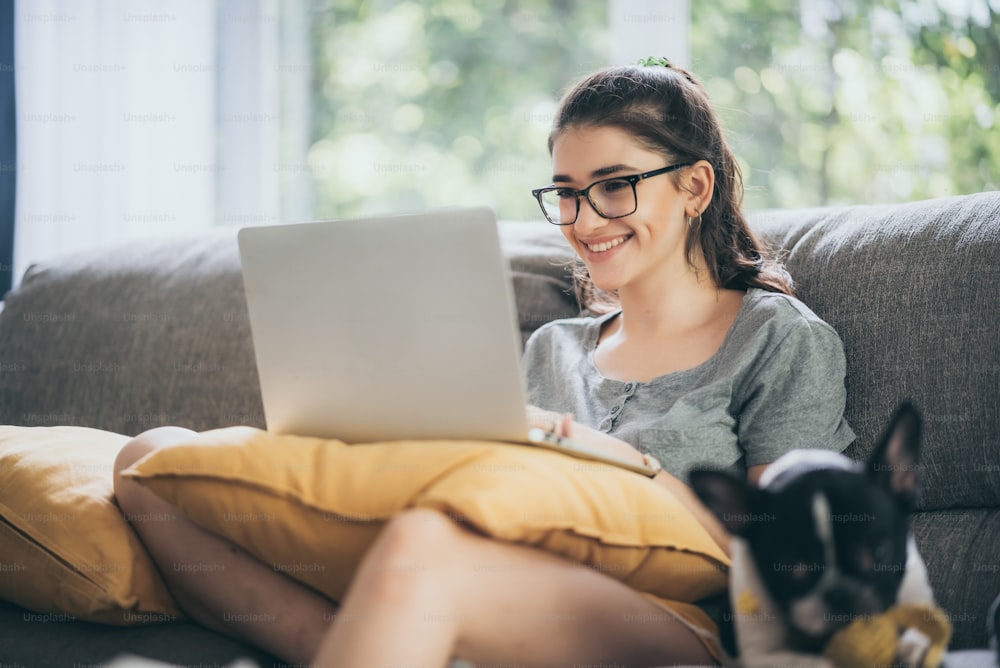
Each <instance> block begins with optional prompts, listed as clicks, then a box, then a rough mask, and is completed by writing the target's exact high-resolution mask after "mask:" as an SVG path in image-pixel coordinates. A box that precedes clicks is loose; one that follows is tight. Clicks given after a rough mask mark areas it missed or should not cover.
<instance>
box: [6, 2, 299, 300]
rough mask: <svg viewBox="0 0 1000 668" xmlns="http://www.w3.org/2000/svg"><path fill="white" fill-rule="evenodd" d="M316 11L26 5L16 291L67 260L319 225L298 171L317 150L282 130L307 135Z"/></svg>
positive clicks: (21, 17) (18, 44) (20, 26)
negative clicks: (87, 252)
mask: <svg viewBox="0 0 1000 668" xmlns="http://www.w3.org/2000/svg"><path fill="white" fill-rule="evenodd" d="M304 2H305V0H296V1H295V2H285V3H279V2H278V1H277V0H218V1H213V0H170V1H163V0H19V1H18V2H17V5H16V7H15V11H16V19H15V49H16V53H15V62H16V63H17V68H18V70H17V79H16V94H17V107H18V136H17V142H18V156H19V171H18V182H17V211H16V222H15V244H14V272H15V279H14V280H15V283H16V282H17V281H18V279H19V277H20V276H21V275H22V274H23V272H24V270H25V269H26V268H27V267H28V266H29V265H30V264H32V263H35V262H41V261H45V260H49V259H51V258H53V257H56V256H58V255H60V254H63V253H68V252H73V251H78V250H84V249H90V248H95V247H102V246H107V245H110V244H113V243H119V242H122V241H128V240H134V239H144V238H156V237H163V236H169V235H179V234H180V235H183V234H192V233H197V232H199V231H202V230H205V229H207V228H210V227H213V226H219V225H228V226H234V227H242V226H245V225H249V224H267V223H272V224H273V223H277V222H279V221H283V220H284V219H285V217H286V215H293V216H299V217H307V216H308V211H309V210H310V208H311V205H310V203H309V201H308V192H307V191H306V192H304V191H303V190H302V187H303V186H302V184H303V183H307V182H306V180H305V179H303V178H302V174H301V171H299V172H295V170H294V169H292V168H290V167H289V165H295V164H300V163H304V162H305V157H304V155H305V150H306V148H307V142H308V135H307V134H303V133H302V132H299V134H295V133H292V134H291V137H292V139H293V141H291V142H287V141H286V142H285V145H284V148H283V144H282V140H281V139H282V133H281V131H280V129H281V126H282V123H283V122H291V123H294V124H295V125H296V127H303V126H304V127H305V128H307V127H308V100H307V97H308V95H305V96H303V95H301V94H299V95H298V96H297V97H296V96H294V95H291V94H290V93H289V92H288V91H290V90H291V89H295V90H300V88H301V87H303V86H305V90H306V91H308V88H307V86H308V78H309V74H308V48H307V47H303V46H302V44H303V43H307V42H308V39H307V38H308V30H307V27H306V26H307V22H306V21H305V19H304V18H303V17H304V15H305V9H304ZM288 16H291V17H292V18H291V19H288V18H287V17H288ZM283 30H284V33H283ZM296 30H297V31H299V33H298V34H297V35H290V34H289V32H290V31H291V32H294V31H296ZM290 37H291V39H289V38H290ZM283 90H284V91H285V93H284V94H285V95H286V96H287V97H288V98H289V99H290V100H291V101H292V102H291V104H284V103H283V102H282V100H283ZM300 93H301V91H300ZM304 98H305V99H304ZM303 118H304V119H305V120H304V121H303ZM299 156H301V157H299ZM282 181H292V182H294V184H296V187H298V190H294V189H291V188H289V191H290V192H293V193H295V198H294V201H291V202H290V203H289V204H288V205H287V206H286V208H285V209H284V210H283V209H282V202H281V200H282V197H281V188H282ZM305 187H306V188H307V187H308V186H307V185H306V186H305Z"/></svg>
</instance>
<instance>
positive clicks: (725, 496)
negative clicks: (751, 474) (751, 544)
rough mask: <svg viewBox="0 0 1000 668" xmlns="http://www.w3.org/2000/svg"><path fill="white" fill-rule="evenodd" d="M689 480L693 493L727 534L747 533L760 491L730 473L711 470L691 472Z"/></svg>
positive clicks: (694, 470) (744, 534)
mask: <svg viewBox="0 0 1000 668" xmlns="http://www.w3.org/2000/svg"><path fill="white" fill-rule="evenodd" d="M688 479H689V480H690V481H691V488H692V489H693V490H694V493H695V494H697V495H698V498H699V499H701V502H702V503H703V504H705V506H706V507H707V508H708V509H709V510H711V511H712V514H714V515H715V516H716V517H717V518H719V521H721V522H722V524H723V526H725V527H726V530H727V531H729V533H731V534H733V535H736V536H746V535H747V534H748V533H749V531H750V527H751V524H752V521H751V520H752V518H753V515H754V509H755V508H756V507H757V505H758V504H757V499H758V497H759V496H760V494H761V491H760V490H758V489H757V488H756V487H753V486H752V485H750V484H749V483H748V482H747V481H746V480H743V479H741V478H738V477H736V476H735V475H733V474H731V473H727V472H725V471H717V470H713V469H692V470H691V471H690V472H689V473H688Z"/></svg>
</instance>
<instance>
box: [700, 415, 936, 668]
mask: <svg viewBox="0 0 1000 668" xmlns="http://www.w3.org/2000/svg"><path fill="white" fill-rule="evenodd" d="M920 431H921V420H920V415H919V413H918V412H917V410H916V409H915V408H914V407H913V406H911V405H910V404H903V405H902V406H900V408H899V409H897V411H896V413H895V415H894V416H893V418H892V420H891V423H890V424H889V427H888V429H887V430H886V432H885V434H884V436H883V437H882V441H881V442H880V443H879V444H878V446H877V447H876V448H875V451H874V452H873V453H872V455H871V457H870V458H869V460H868V462H867V463H866V464H864V465H861V464H859V463H856V462H854V461H852V460H851V459H849V458H847V457H846V456H844V455H841V454H836V453H832V452H830V451H825V450H796V451H793V452H790V453H788V454H786V455H784V456H783V457H781V458H780V459H778V460H777V461H775V462H774V463H773V464H771V465H770V466H769V467H768V468H767V469H766V470H765V472H764V475H763V476H762V477H761V479H760V487H759V488H757V487H754V486H753V485H751V484H749V483H748V482H746V481H745V480H743V479H742V478H739V477H736V476H734V475H731V474H729V473H725V472H720V471H712V470H705V469H696V470H693V471H691V473H690V481H691V486H692V488H693V489H694V491H695V493H696V494H697V495H698V497H699V498H700V499H701V501H702V502H703V503H704V504H705V505H706V506H707V507H708V508H709V509H710V510H712V512H713V513H714V514H715V515H716V516H717V517H718V518H719V519H720V520H721V521H722V523H723V525H724V526H725V527H726V528H727V529H728V530H729V532H730V533H731V534H732V535H733V541H732V570H731V572H730V583H729V584H730V601H731V604H732V608H733V621H734V627H735V632H736V644H737V648H738V653H739V663H740V664H741V665H743V666H747V667H748V668H749V667H753V668H757V667H760V668H764V667H765V666H766V667H768V668H773V666H830V665H831V664H830V663H829V661H827V660H826V659H824V658H823V657H822V649H823V647H824V646H825V645H826V643H827V641H828V640H829V639H830V637H831V636H832V635H833V633H834V632H836V631H837V630H838V629H840V628H841V627H843V626H846V625H847V624H849V623H850V622H852V621H853V620H855V619H858V618H865V617H869V616H873V615H877V614H879V613H881V612H884V611H885V610H886V609H888V608H890V607H892V606H893V605H896V604H907V603H927V604H933V602H934V597H933V593H932V592H931V587H930V584H929V582H928V579H927V569H926V567H925V565H924V562H923V560H922V559H921V557H920V555H919V553H918V552H917V547H916V543H915V541H914V539H913V536H912V535H911V533H910V528H909V513H910V508H911V507H912V504H913V501H914V497H915V494H916V486H917V460H918V455H919V448H920ZM925 649H926V647H922V646H920V643H919V638H918V639H917V644H916V646H914V645H911V644H908V643H907V642H904V643H901V646H900V647H899V651H898V655H899V657H900V663H901V664H902V665H907V664H911V663H919V661H920V660H922V655H921V653H922V652H923V651H924V650H925Z"/></svg>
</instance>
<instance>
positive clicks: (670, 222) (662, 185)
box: [552, 127, 690, 290]
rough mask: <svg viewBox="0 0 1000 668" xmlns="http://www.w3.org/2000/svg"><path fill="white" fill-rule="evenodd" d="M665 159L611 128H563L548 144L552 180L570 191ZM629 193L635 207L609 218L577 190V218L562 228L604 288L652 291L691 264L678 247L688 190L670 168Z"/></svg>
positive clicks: (649, 167)
mask: <svg viewBox="0 0 1000 668" xmlns="http://www.w3.org/2000/svg"><path fill="white" fill-rule="evenodd" d="M667 164H668V163H667V162H666V160H665V159H664V157H663V156H662V155H660V154H659V153H654V152H652V151H649V150H648V149H646V148H644V147H643V146H642V145H640V144H639V143H638V142H637V141H636V140H635V139H634V138H633V137H632V135H630V134H629V133H627V132H625V131H624V130H621V129H619V128H616V127H581V128H570V129H568V130H566V131H565V132H563V133H562V134H561V135H559V136H558V137H557V138H556V140H555V142H554V143H553V145H552V168H553V169H552V172H553V175H554V176H553V182H554V183H555V184H556V185H565V186H566V187H568V188H573V189H574V190H582V189H583V188H586V187H587V186H589V185H590V184H591V183H593V182H594V181H599V180H602V179H606V178H609V177H613V176H628V175H632V174H640V173H642V172H648V171H652V170H654V169H660V168H661V167H666V166H667ZM685 171H686V170H685V169H682V170H680V171H679V172H676V173H677V174H681V175H683V174H684V172H685ZM635 194H636V203H637V208H636V210H635V213H632V214H631V215H628V216H625V217H623V218H614V219H607V218H603V217H601V216H599V215H598V214H597V213H596V212H595V211H594V209H593V207H591V205H590V203H589V202H588V201H587V199H586V198H585V197H581V198H580V203H579V207H580V209H579V215H578V216H577V219H576V222H575V223H574V224H573V225H565V226H563V227H562V228H561V229H562V232H563V235H565V237H566V239H567V240H569V243H570V245H571V246H572V247H573V248H574V250H575V251H576V252H577V254H578V255H579V256H580V258H582V259H583V261H584V263H585V264H586V266H587V269H588V270H589V271H590V277H591V279H592V280H593V282H594V284H595V285H596V286H597V287H599V288H601V289H603V290H625V289H631V288H635V289H640V288H641V287H642V286H644V285H648V286H650V287H651V288H652V289H654V290H655V289H656V287H655V286H656V285H664V283H662V282H661V281H664V280H666V281H669V280H671V279H676V278H677V277H678V276H679V272H687V271H690V267H689V266H688V264H687V261H686V258H685V252H684V243H685V236H686V233H687V229H688V228H687V223H686V217H685V205H686V203H687V201H688V198H687V197H686V195H688V193H685V192H683V191H681V190H679V189H678V188H677V186H675V185H674V174H661V175H658V176H653V177H650V178H647V179H643V180H642V181H639V182H638V183H636V185H635Z"/></svg>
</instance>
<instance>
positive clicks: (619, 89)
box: [549, 65, 794, 313]
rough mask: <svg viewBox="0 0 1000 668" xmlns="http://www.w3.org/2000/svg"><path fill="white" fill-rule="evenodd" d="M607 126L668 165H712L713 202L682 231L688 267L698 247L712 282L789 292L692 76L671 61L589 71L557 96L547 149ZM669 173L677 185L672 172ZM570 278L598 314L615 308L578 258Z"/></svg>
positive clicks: (729, 152)
mask: <svg viewBox="0 0 1000 668" xmlns="http://www.w3.org/2000/svg"><path fill="white" fill-rule="evenodd" d="M607 126H610V127H616V128H619V129H621V130H624V131H625V132H627V133H629V134H630V135H632V136H633V137H635V139H636V140H637V141H638V142H639V143H640V144H642V145H643V146H644V147H645V148H647V149H648V150H651V151H654V152H656V153H659V154H661V155H663V156H664V157H665V158H666V159H667V164H674V163H678V162H692V163H693V162H695V161H698V160H706V161H708V162H709V164H711V165H712V169H713V170H714V171H715V190H714V192H713V193H712V199H711V200H710V201H709V203H708V206H707V207H705V209H704V210H703V211H702V213H701V216H700V217H699V218H696V219H694V220H693V221H692V224H691V226H690V229H689V230H688V233H687V239H686V242H685V250H686V252H687V258H688V263H689V264H691V265H692V266H694V264H693V262H692V260H691V258H692V257H693V253H694V252H695V250H696V249H697V248H701V252H702V254H703V256H704V258H705V264H706V266H707V267H708V271H709V273H710V274H711V277H712V281H713V283H714V284H715V285H716V286H718V287H720V288H732V289H736V290H745V289H747V288H752V287H756V288H763V289H764V290H769V291H771V292H782V293H785V294H793V291H794V290H793V287H792V280H791V277H790V276H789V275H788V273H787V272H786V271H785V270H784V267H783V266H782V265H781V264H780V263H779V262H778V261H777V260H776V259H774V258H772V257H768V256H767V254H766V253H765V252H764V249H763V247H762V245H761V243H760V242H759V241H758V239H757V237H756V236H755V235H754V233H753V231H752V230H751V229H750V226H749V225H748V224H747V220H746V217H745V216H744V215H743V212H742V209H741V207H742V203H743V179H742V175H741V173H740V168H739V165H738V164H737V163H736V158H735V157H734V156H733V152H732V150H730V148H729V145H728V144H727V143H726V141H725V138H724V137H723V133H722V126H721V124H720V123H719V120H718V117H717V116H716V113H715V109H714V108H713V106H712V103H711V101H710V100H709V99H708V94H707V93H706V92H705V89H704V88H703V87H702V85H701V83H699V82H698V80H697V79H695V78H694V76H693V75H691V74H690V73H689V72H687V71H686V70H684V69H682V68H680V67H676V66H672V65H671V66H639V65H635V66H627V67H613V68H608V69H604V70H600V71H598V72H595V73H594V74H591V75H590V76H588V77H587V78H585V79H583V80H582V81H580V82H579V83H578V84H576V85H575V86H574V87H573V88H572V89H571V90H570V91H569V92H568V93H567V94H566V95H565V96H564V97H563V99H562V102H561V103H560V105H559V110H558V111H557V112H556V118H555V123H554V124H553V127H552V132H551V133H550V134H549V153H551V152H552V146H553V144H554V142H555V140H556V138H558V137H559V136H560V135H561V134H562V133H564V132H565V131H566V130H568V129H571V128H580V127H607ZM669 178H674V179H675V181H674V182H675V184H676V183H677V182H678V181H677V174H676V173H674V174H670V175H669ZM575 278H576V287H577V296H578V297H579V299H580V303H581V305H582V306H583V307H584V308H585V309H588V310H590V311H592V312H598V313H599V312H606V311H608V310H611V309H614V308H617V307H618V299H617V296H616V295H614V294H609V293H606V292H604V291H602V290H600V289H598V288H597V287H596V286H595V285H594V284H593V283H592V282H591V280H590V276H589V274H588V272H587V270H586V268H585V267H584V266H583V264H582V263H580V262H578V263H577V264H576V272H575Z"/></svg>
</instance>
